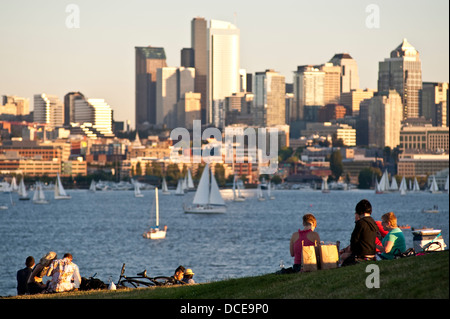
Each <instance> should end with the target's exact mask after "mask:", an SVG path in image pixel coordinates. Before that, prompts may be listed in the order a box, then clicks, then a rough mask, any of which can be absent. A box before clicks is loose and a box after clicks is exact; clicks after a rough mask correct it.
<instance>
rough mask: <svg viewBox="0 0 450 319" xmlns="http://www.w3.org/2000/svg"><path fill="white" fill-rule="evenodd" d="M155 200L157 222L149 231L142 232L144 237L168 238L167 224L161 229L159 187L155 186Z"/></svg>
mask: <svg viewBox="0 0 450 319" xmlns="http://www.w3.org/2000/svg"><path fill="white" fill-rule="evenodd" d="M155 202H156V223H155V226H154V227H151V228H150V230H149V231H148V232H145V233H144V234H142V236H143V237H144V238H148V239H164V238H166V232H167V226H164V229H159V199H158V187H155Z"/></svg>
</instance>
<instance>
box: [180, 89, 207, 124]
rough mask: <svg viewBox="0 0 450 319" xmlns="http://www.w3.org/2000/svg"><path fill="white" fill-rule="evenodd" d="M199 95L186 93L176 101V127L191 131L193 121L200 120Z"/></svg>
mask: <svg viewBox="0 0 450 319" xmlns="http://www.w3.org/2000/svg"><path fill="white" fill-rule="evenodd" d="M200 98H201V94H200V93H195V92H186V93H184V95H183V96H182V97H181V99H180V100H179V101H178V104H177V106H178V110H177V120H178V124H177V125H178V127H184V128H186V129H188V130H192V128H193V124H194V120H200V119H201V107H200Z"/></svg>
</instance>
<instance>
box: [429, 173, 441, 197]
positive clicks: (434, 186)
mask: <svg viewBox="0 0 450 319" xmlns="http://www.w3.org/2000/svg"><path fill="white" fill-rule="evenodd" d="M430 192H431V193H438V192H439V187H438V185H437V183H436V178H435V176H434V175H433V180H432V181H431V186H430Z"/></svg>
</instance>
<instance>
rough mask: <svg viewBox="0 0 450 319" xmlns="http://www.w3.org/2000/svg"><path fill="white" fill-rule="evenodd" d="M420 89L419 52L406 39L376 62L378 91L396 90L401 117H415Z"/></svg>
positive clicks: (420, 67) (420, 65) (416, 115)
mask: <svg viewBox="0 0 450 319" xmlns="http://www.w3.org/2000/svg"><path fill="white" fill-rule="evenodd" d="M421 89H422V64H421V62H420V58H419V52H418V51H417V50H416V49H415V48H414V47H413V46H412V45H411V44H409V43H408V41H407V40H406V39H403V42H402V43H401V44H400V45H399V46H398V47H397V48H395V49H394V50H393V51H392V52H391V56H390V58H386V59H384V61H382V62H379V64H378V92H383V91H384V92H388V91H389V90H396V91H397V92H398V93H399V94H400V96H401V98H402V103H403V114H402V118H403V119H406V118H417V117H419V115H420V112H419V91H420V90H421Z"/></svg>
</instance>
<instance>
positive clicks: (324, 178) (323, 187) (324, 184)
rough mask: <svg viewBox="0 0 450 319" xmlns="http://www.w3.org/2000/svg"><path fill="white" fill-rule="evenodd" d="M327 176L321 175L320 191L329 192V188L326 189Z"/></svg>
mask: <svg viewBox="0 0 450 319" xmlns="http://www.w3.org/2000/svg"><path fill="white" fill-rule="evenodd" d="M327 179H328V177H322V186H321V189H322V193H329V192H330V190H329V189H328V181H327Z"/></svg>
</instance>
